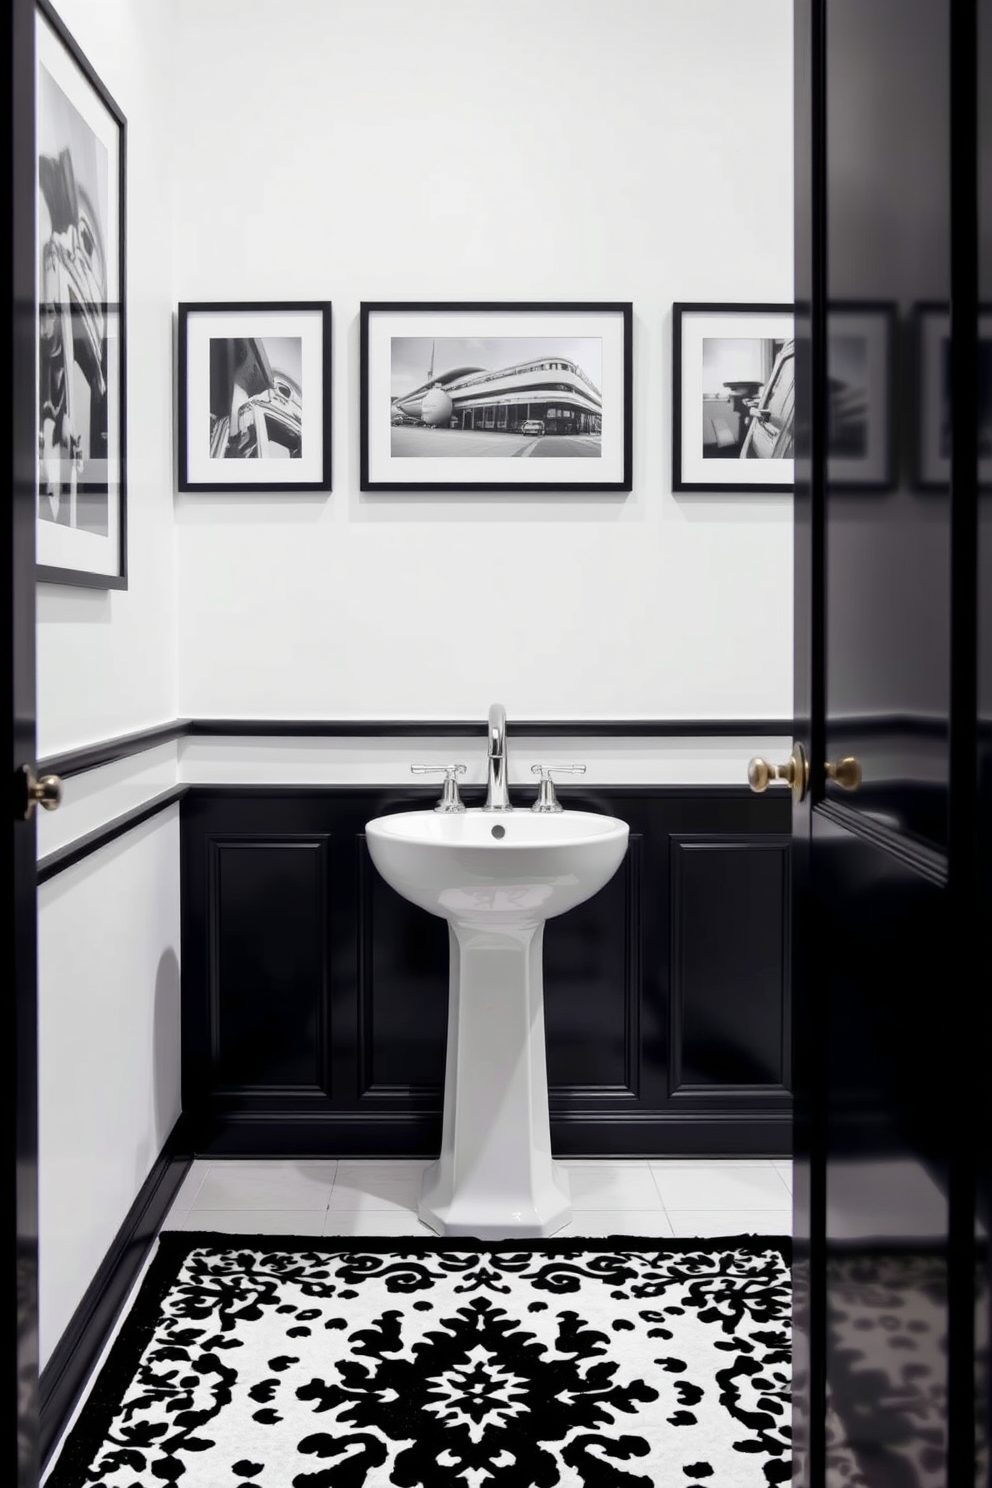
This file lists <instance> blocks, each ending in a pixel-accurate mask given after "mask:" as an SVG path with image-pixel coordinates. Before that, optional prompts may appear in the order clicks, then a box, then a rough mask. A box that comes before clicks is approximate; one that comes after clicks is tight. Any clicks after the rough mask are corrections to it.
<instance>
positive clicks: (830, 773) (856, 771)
mask: <svg viewBox="0 0 992 1488" xmlns="http://www.w3.org/2000/svg"><path fill="white" fill-rule="evenodd" d="M827 779H828V780H832V781H833V782H834V783H835V784H836V785H839V786H840V787H841V789H842V790H857V788H858V786H859V785H860V784H861V761H860V760H859V759H855V757H854V755H853V754H848V755H845V756H844V758H843V759H842V760H838V761H837V763H836V764H835V765H831V764H828V765H827Z"/></svg>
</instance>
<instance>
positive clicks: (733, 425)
mask: <svg viewBox="0 0 992 1488" xmlns="http://www.w3.org/2000/svg"><path fill="white" fill-rule="evenodd" d="M793 344H794V323H793V306H792V305H791V304H784V303H762V304H741V303H729V302H726V301H714V302H703V301H696V302H692V301H686V300H679V301H676V302H675V304H674V305H673V306H672V490H673V491H696V492H703V491H705V492H717V493H722V492H731V493H735V494H753V493H755V492H759V491H760V492H768V491H775V492H783V493H786V494H791V492H792V489H793V460H792V440H793V414H792V409H793V403H792V393H791V386H790V384H791V379H792V367H793V364H794V357H793ZM779 394H783V395H784V403H785V406H786V410H787V412H786V416H785V417H784V418H779V417H778V409H777V405H776V403H775V401H772V403H771V407H770V408H769V412H770V414H771V415H772V417H770V418H769V419H767V420H764V419H760V418H757V417H755V418H752V417H751V411H752V409H753V410H754V412H755V414H756V415H758V414H760V413H761V412H762V405H763V403H764V402H766V401H768V400H775V399H776V398H777V397H778V396H779ZM763 430H767V437H764V436H763V435H762V437H761V438H759V437H758V436H759V434H760V433H761V431H763ZM752 431H753V432H752ZM749 436H750V437H749ZM758 450H760V451H762V454H763V455H764V452H767V458H765V457H761V458H753V459H752V458H751V457H750V455H751V452H755V451H758ZM784 451H787V453H784Z"/></svg>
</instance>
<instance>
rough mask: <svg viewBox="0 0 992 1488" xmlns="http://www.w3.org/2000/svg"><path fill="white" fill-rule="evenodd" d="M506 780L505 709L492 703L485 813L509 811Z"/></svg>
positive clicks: (510, 808) (498, 704) (508, 794)
mask: <svg viewBox="0 0 992 1488" xmlns="http://www.w3.org/2000/svg"><path fill="white" fill-rule="evenodd" d="M512 809H513V808H512V807H511V805H510V792H509V790H508V788H507V780H506V709H505V708H504V707H503V704H502V703H493V705H492V707H491V708H490V709H489V773H488V781H487V785H486V804H485V806H484V807H483V810H485V811H511V810H512Z"/></svg>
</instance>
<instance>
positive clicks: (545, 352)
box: [359, 300, 633, 495]
mask: <svg viewBox="0 0 992 1488" xmlns="http://www.w3.org/2000/svg"><path fill="white" fill-rule="evenodd" d="M632 325H633V310H632V306H631V304H630V303H629V302H623V301H595V302H551V303H539V302H534V301H510V302H507V301H478V302H472V301H423V302H415V301H414V302H409V301H396V300H381V301H366V302H363V303H362V305H361V327H360V393H359V409H360V426H361V451H360V488H361V490H362V491H408V492H413V491H444V490H457V491H502V492H512V491H517V492H525V493H527V494H529V495H539V494H544V493H545V492H549V493H550V492H563V491H570V492H581V491H588V492H602V491H617V492H623V491H629V490H630V489H631V482H632V460H631V454H632V447H633V437H632V431H633V412H632V387H633V350H632Z"/></svg>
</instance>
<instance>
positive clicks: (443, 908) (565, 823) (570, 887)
mask: <svg viewBox="0 0 992 1488" xmlns="http://www.w3.org/2000/svg"><path fill="white" fill-rule="evenodd" d="M365 831H366V835H367V840H368V846H369V852H370V853H371V855H372V861H373V863H374V864H375V866H376V868H377V869H378V870H379V872H380V873H381V874H382V876H383V878H384V879H385V880H386V882H387V883H388V884H390V885H391V886H392V887H393V888H394V889H396V891H397V892H398V893H400V894H402V895H403V896H404V898H406V899H410V900H411V901H412V902H413V903H414V904H419V905H420V906H421V908H422V909H426V910H429V911H430V912H431V914H436V915H441V916H443V918H445V919H447V920H471V921H473V922H479V921H485V922H486V923H490V924H498V923H502V924H508V923H510V922H513V923H520V924H530V923H532V922H535V921H538V920H542V921H543V920H546V919H549V918H550V917H551V916H552V915H560V914H564V913H565V911H566V910H568V909H573V908H574V907H575V905H577V904H581V903H582V901H583V900H584V899H588V898H589V897H590V895H592V894H595V893H596V892H597V891H598V890H599V889H601V888H602V887H603V885H604V884H606V883H607V882H608V881H609V879H611V878H612V877H613V874H614V873H615V872H616V870H617V868H618V867H619V866H620V863H621V862H622V860H623V856H624V853H625V852H626V851H627V838H628V827H627V823H626V822H624V821H620V820H618V819H617V818H616V817H614V816H601V815H599V814H598V813H596V812H593V811H556V812H546V813H545V812H535V811H530V810H526V809H524V810H512V811H483V810H482V808H481V807H476V808H470V809H469V810H467V811H459V812H451V813H445V812H437V811H401V812H397V813H396V815H395V816H380V817H377V818H376V819H375V820H374V821H370V822H369V823H368V825H367V826H366V828H365Z"/></svg>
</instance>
